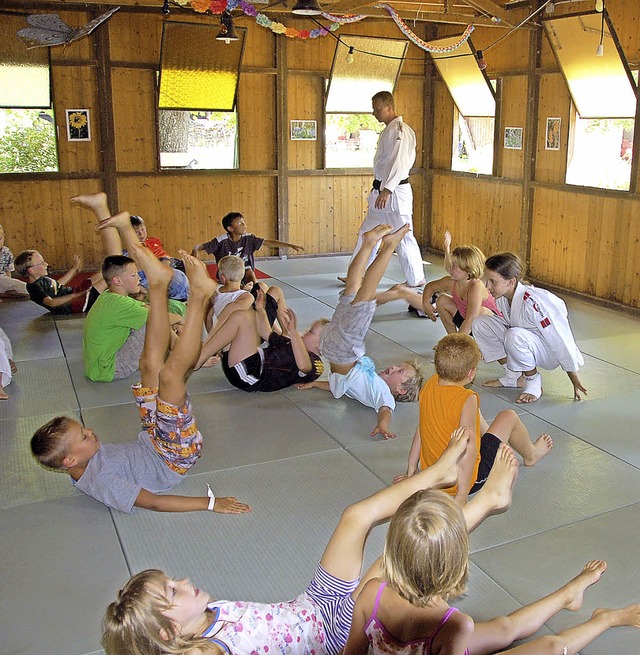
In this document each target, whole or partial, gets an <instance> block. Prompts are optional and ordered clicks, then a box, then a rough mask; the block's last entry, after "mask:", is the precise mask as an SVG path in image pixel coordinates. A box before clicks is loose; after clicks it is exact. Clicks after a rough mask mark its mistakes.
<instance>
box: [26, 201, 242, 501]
mask: <svg viewBox="0 0 640 655" xmlns="http://www.w3.org/2000/svg"><path fill="white" fill-rule="evenodd" d="M130 225H131V224H130V222H129V214H128V213H127V212H120V213H119V214H116V215H115V216H112V217H110V218H108V219H106V220H104V221H102V222H101V223H100V224H99V227H100V228H101V229H106V228H111V227H117V228H118V230H120V229H122V228H126V226H129V228H130ZM132 251H133V252H132V254H133V256H134V257H135V259H136V262H137V263H138V265H139V266H140V267H141V268H142V269H143V270H144V271H145V273H146V275H147V278H148V279H149V316H148V318H147V330H146V336H145V344H144V350H143V352H142V356H141V358H140V373H141V383H140V384H138V385H134V387H133V393H134V396H135V398H136V403H137V405H138V409H139V411H140V419H141V424H142V431H141V432H140V434H139V435H138V439H137V441H135V442H133V443H128V444H101V443H100V442H99V441H98V439H97V437H96V435H95V433H94V432H93V430H91V429H90V428H85V427H84V426H83V425H81V424H80V423H78V422H77V421H76V420H74V419H72V418H68V417H66V416H58V417H57V418H55V419H53V420H52V421H49V423H47V424H46V425H43V426H42V427H41V428H39V429H38V430H37V431H36V433H35V434H34V435H33V438H32V439H31V450H32V452H33V454H34V456H35V457H36V459H37V460H38V461H39V462H40V463H41V464H44V465H45V466H49V467H51V468H55V469H61V470H65V471H67V472H68V473H69V475H70V476H71V478H72V480H73V481H74V484H75V485H76V487H77V489H79V490H80V491H83V492H84V493H86V494H88V495H90V496H92V497H93V498H95V499H96V500H99V501H100V502H101V503H104V504H105V505H107V506H108V507H113V508H115V509H118V510H121V511H123V512H131V511H132V510H133V508H134V507H144V508H145V509H152V510H155V511H159V512H190V511H196V510H212V511H214V512H222V513H226V514H239V513H243V512H248V511H250V509H251V508H250V507H249V506H248V505H246V504H244V503H241V502H239V501H237V500H236V499H235V498H233V497H228V498H216V497H215V496H213V494H212V493H211V491H210V490H209V494H208V495H207V496H202V497H192V496H175V495H158V494H159V493H161V492H165V491H168V490H169V489H171V488H172V487H174V486H176V485H177V484H179V483H180V482H181V481H182V479H183V476H184V475H185V473H186V472H187V471H188V470H189V469H190V468H191V467H192V466H193V465H194V464H195V463H196V461H197V460H198V458H199V457H200V450H201V448H202V435H201V434H200V432H199V431H198V428H197V426H196V421H195V417H194V416H193V411H192V408H191V402H190V400H189V397H188V396H187V387H186V382H187V379H188V377H189V375H190V373H191V371H192V370H193V367H194V364H195V362H196V361H197V359H198V355H199V354H200V346H201V341H200V336H201V331H202V323H203V320H204V312H205V307H206V304H207V302H208V300H209V298H210V297H211V295H212V294H213V292H214V290H215V287H216V285H215V283H214V282H213V280H212V279H211V278H210V277H209V275H208V274H207V271H206V268H205V267H204V264H202V262H200V261H198V260H197V259H196V258H195V257H191V256H190V255H187V254H186V253H183V255H184V263H185V270H186V272H187V276H188V277H189V282H190V285H191V295H190V298H189V306H188V308H187V313H186V317H185V322H184V326H183V328H182V331H181V334H180V338H179V339H178V340H177V342H176V345H175V346H174V348H173V350H172V351H171V353H170V354H169V356H168V358H167V359H166V361H165V355H166V353H167V351H168V350H169V342H170V336H171V327H170V325H169V314H168V311H167V287H168V285H169V282H170V281H171V277H172V271H171V269H170V268H168V267H167V266H164V265H163V264H162V262H160V260H159V259H157V258H156V257H155V256H154V255H153V254H152V253H151V251H150V250H148V249H147V248H144V247H143V246H142V245H135V246H134V247H132Z"/></svg>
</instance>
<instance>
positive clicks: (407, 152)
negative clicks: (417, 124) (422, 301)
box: [351, 116, 424, 286]
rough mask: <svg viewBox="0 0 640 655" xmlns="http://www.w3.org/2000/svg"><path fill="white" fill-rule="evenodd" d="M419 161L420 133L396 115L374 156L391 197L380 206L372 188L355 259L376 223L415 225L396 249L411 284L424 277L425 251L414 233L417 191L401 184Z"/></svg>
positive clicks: (375, 166)
mask: <svg viewBox="0 0 640 655" xmlns="http://www.w3.org/2000/svg"><path fill="white" fill-rule="evenodd" d="M415 160H416V134H415V132H414V131H413V130H412V129H411V128H410V127H409V126H408V125H407V124H406V123H404V122H403V121H402V116H396V118H394V119H393V120H392V121H391V122H390V123H389V124H388V125H387V126H386V127H385V128H384V130H382V133H381V134H380V138H379V139H378V148H377V150H376V155H375V157H374V159H373V176H374V177H375V179H376V180H380V189H388V190H389V191H391V197H390V198H389V200H388V201H387V205H386V207H384V208H383V209H377V208H376V200H377V198H378V196H379V195H380V192H379V191H377V190H376V189H372V190H371V193H370V194H369V198H368V200H367V203H368V209H367V216H366V218H365V219H364V222H363V223H362V225H361V226H360V229H359V230H358V241H357V243H356V247H355V250H354V251H353V255H352V257H351V259H353V257H354V256H355V255H356V253H357V252H358V250H360V247H361V246H362V235H363V234H364V232H368V231H369V230H372V229H373V228H374V227H376V225H382V224H383V223H388V224H389V225H392V226H393V229H394V230H397V229H398V228H400V227H402V226H403V225H404V224H405V223H408V224H409V225H410V226H411V231H410V232H408V233H407V234H406V236H405V237H404V238H403V239H402V241H401V242H400V243H399V244H398V247H397V248H396V253H397V255H398V260H399V262H400V266H401V267H402V271H403V273H404V275H405V276H406V278H407V282H408V283H409V284H410V285H411V286H416V285H417V284H418V283H419V282H421V281H422V280H424V267H423V265H422V254H421V253H420V247H419V246H418V242H417V241H416V238H415V237H414V236H413V218H412V215H413V191H412V190H411V185H410V184H409V183H406V184H400V181H401V180H404V179H406V178H408V177H409V172H410V171H411V167H412V166H413V164H414V162H415ZM377 252H378V247H376V248H374V250H373V252H372V253H371V257H370V258H369V262H368V263H367V266H369V264H371V262H372V261H373V260H374V258H375V256H376V254H377Z"/></svg>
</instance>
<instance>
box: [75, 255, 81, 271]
mask: <svg viewBox="0 0 640 655" xmlns="http://www.w3.org/2000/svg"><path fill="white" fill-rule="evenodd" d="M73 268H75V269H76V270H77V271H81V270H82V258H81V257H80V255H78V254H77V253H76V254H75V255H74V256H73Z"/></svg>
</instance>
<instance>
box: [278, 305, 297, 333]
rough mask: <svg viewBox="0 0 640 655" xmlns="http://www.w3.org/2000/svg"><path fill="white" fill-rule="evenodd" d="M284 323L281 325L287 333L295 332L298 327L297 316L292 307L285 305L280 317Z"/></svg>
mask: <svg viewBox="0 0 640 655" xmlns="http://www.w3.org/2000/svg"><path fill="white" fill-rule="evenodd" d="M282 321H283V323H284V325H283V326H282V327H283V329H285V330H286V331H287V332H288V333H289V334H291V333H292V332H295V331H296V330H297V329H298V317H297V316H296V314H295V312H294V311H293V309H291V308H290V307H287V309H286V310H285V312H284V315H283V317H282Z"/></svg>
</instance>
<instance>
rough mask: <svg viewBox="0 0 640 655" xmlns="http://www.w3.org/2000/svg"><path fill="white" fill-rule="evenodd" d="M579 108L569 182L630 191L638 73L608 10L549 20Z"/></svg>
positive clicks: (574, 119)
mask: <svg viewBox="0 0 640 655" xmlns="http://www.w3.org/2000/svg"><path fill="white" fill-rule="evenodd" d="M544 27H545V32H546V34H547V37H548V39H549V42H550V44H551V47H552V49H553V51H554V53H555V56H556V59H557V61H558V64H559V66H560V68H561V69H562V73H563V75H564V77H565V80H566V82H567V85H568V87H569V92H570V94H571V98H572V100H573V104H574V107H575V109H574V112H575V113H574V115H573V117H572V121H571V125H570V136H569V148H568V156H567V173H566V182H567V183H568V184H578V185H583V186H593V187H599V188H604V189H621V190H628V189H629V185H630V180H631V150H632V148H633V136H634V134H633V124H634V116H635V112H636V88H637V73H636V74H635V76H634V73H632V72H631V70H630V68H629V65H628V63H627V61H626V60H625V59H624V55H623V54H622V52H621V51H620V50H618V47H617V45H616V44H617V42H618V41H617V37H616V35H615V30H614V27H613V24H612V23H611V21H610V19H609V16H608V14H607V13H606V10H605V11H603V12H602V13H601V14H599V13H595V14H583V15H579V16H567V17H564V18H557V19H552V20H545V22H544Z"/></svg>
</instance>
